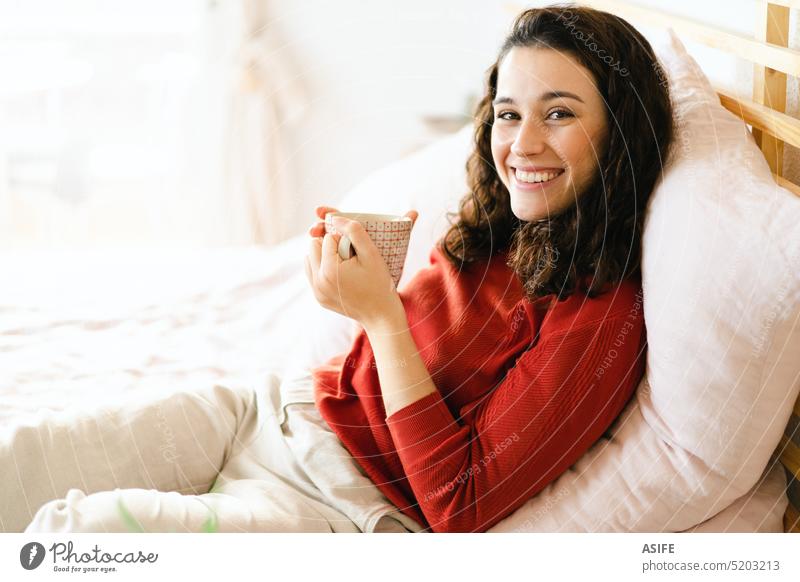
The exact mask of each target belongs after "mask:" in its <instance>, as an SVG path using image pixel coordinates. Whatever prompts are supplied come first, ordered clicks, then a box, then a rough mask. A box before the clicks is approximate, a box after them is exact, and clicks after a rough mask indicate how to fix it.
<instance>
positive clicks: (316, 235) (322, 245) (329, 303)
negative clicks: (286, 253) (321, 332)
mask: <svg viewBox="0 0 800 582" xmlns="http://www.w3.org/2000/svg"><path fill="white" fill-rule="evenodd" d="M328 212H337V210H336V209H335V208H331V207H328V206H319V207H317V216H318V217H319V218H320V219H322V220H324V218H325V214H326V213H328ZM405 216H407V217H409V218H411V219H412V221H414V222H416V219H417V216H418V213H417V211H416V210H411V211H410V212H407V213H406V214H405ZM334 223H335V226H336V229H337V230H338V231H339V232H342V233H344V234H346V235H347V237H348V238H349V239H350V242H351V244H352V245H353V247H355V250H356V255H355V256H353V257H351V258H350V259H347V260H345V259H342V258H341V257H340V256H339V252H338V247H339V239H340V238H341V236H340V235H338V234H327V233H325V225H324V222H318V223H316V224H315V225H313V226H312V227H311V228H310V229H309V234H310V235H311V237H312V238H311V245H310V247H311V248H310V252H309V254H308V255H307V256H306V258H305V269H306V277H308V281H309V284H310V285H311V289H312V291H313V293H314V297H315V298H316V300H317V301H318V302H319V304H320V305H322V306H323V307H324V308H326V309H330V310H331V311H336V312H337V313H341V314H342V315H345V316H347V317H349V318H351V319H354V320H356V321H358V322H359V323H360V324H361V325H362V326H363V327H364V328H367V327H369V326H372V325H373V324H376V323H379V322H381V321H383V320H385V319H386V318H390V317H395V316H397V314H398V309H399V310H402V308H403V304H402V302H401V301H400V296H399V295H398V294H397V290H396V289H395V287H394V282H393V281H392V276H391V274H390V272H389V267H388V266H387V265H386V263H385V262H384V260H383V257H381V254H380V251H378V248H377V247H376V246H375V243H374V242H373V241H372V239H371V238H369V235H368V234H367V232H366V231H365V230H364V227H363V226H362V225H361V224H360V223H359V222H357V221H355V220H348V219H345V218H340V217H336V218H335V220H334Z"/></svg>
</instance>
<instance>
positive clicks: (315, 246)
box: [308, 237, 322, 284]
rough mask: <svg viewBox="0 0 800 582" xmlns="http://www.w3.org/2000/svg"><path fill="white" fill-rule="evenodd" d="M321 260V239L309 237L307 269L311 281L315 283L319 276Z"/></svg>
mask: <svg viewBox="0 0 800 582" xmlns="http://www.w3.org/2000/svg"><path fill="white" fill-rule="evenodd" d="M321 260H322V239H321V238H319V237H314V238H312V239H311V243H310V245H309V251H308V262H309V265H308V266H309V269H310V270H311V281H312V283H314V284H316V281H317V279H318V278H319V265H320V261H321Z"/></svg>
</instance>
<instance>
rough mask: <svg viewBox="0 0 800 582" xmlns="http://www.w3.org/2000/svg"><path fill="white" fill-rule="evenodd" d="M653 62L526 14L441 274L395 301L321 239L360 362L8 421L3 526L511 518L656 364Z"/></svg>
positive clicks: (483, 116)
mask: <svg viewBox="0 0 800 582" xmlns="http://www.w3.org/2000/svg"><path fill="white" fill-rule="evenodd" d="M655 63H656V60H655V57H654V55H653V52H652V50H651V48H650V46H649V44H648V43H647V41H646V40H645V39H644V38H642V37H641V36H640V35H639V34H638V33H637V32H636V31H635V30H634V29H633V28H632V27H630V25H628V24H627V23H626V22H625V21H623V20H621V19H619V18H617V17H614V16H611V15H609V14H606V13H603V12H597V11H593V10H589V9H583V8H580V9H579V8H569V9H562V8H544V9H535V10H528V11H525V12H524V13H523V14H521V15H520V16H519V17H518V18H517V20H516V21H515V23H514V26H513V29H512V32H511V34H510V35H509V37H508V38H507V40H506V42H505V44H504V45H503V47H502V49H501V51H500V54H499V56H498V59H497V62H496V63H495V64H494V65H493V66H492V67H491V68H490V70H489V75H488V83H487V91H486V95H485V96H484V98H483V99H482V100H481V102H480V104H479V107H478V111H477V125H476V130H475V151H474V153H473V155H472V156H471V158H470V160H469V162H468V175H469V180H470V186H471V192H470V193H469V195H467V196H466V197H465V198H464V200H463V201H462V203H461V206H460V209H459V212H458V216H457V221H456V222H455V223H454V224H453V225H452V228H451V229H450V230H449V232H448V233H447V234H446V236H445V237H444V238H443V239H442V241H440V243H439V244H438V245H436V247H435V248H434V249H433V250H432V252H431V265H430V266H429V267H427V268H425V269H423V270H422V271H420V272H419V273H417V275H416V276H415V277H414V278H413V279H412V280H411V281H410V282H409V283H408V285H407V286H406V287H405V288H404V289H403V291H401V292H397V291H396V290H395V289H394V287H393V285H391V279H390V277H389V272H388V269H387V268H386V266H385V265H384V264H383V262H382V261H381V259H380V257H379V255H378V254H377V250H376V249H375V247H374V245H373V244H372V242H371V240H370V239H369V238H368V237H367V236H366V234H365V232H364V231H363V229H361V228H360V227H359V226H358V224H357V223H353V222H349V221H345V222H343V223H342V224H340V227H341V230H342V231H343V232H345V233H347V235H348V236H349V237H350V239H351V241H352V242H353V244H354V246H355V248H356V249H357V253H358V254H357V256H356V257H354V258H352V259H350V260H347V261H342V260H341V259H340V258H338V255H337V254H336V252H335V249H336V244H337V237H335V236H331V235H325V236H323V234H324V233H323V231H322V229H321V225H320V224H317V225H315V227H312V229H311V234H312V239H311V252H310V253H309V256H308V257H307V258H306V274H307V276H308V278H309V282H310V285H311V287H312V289H313V292H314V295H315V297H316V298H317V299H318V301H319V302H320V303H321V304H322V305H323V306H325V307H326V308H328V309H330V310H332V311H335V312H338V313H343V314H345V315H346V316H348V317H350V318H352V319H353V320H355V321H357V322H358V323H359V324H361V327H362V329H361V330H360V333H359V334H358V335H357V336H356V339H355V341H354V342H353V345H352V349H351V350H350V352H349V353H347V354H343V355H341V356H338V357H336V358H333V359H332V360H331V361H329V362H328V363H327V364H326V365H325V366H322V367H319V368H316V369H314V370H307V371H305V372H304V373H303V374H301V375H300V376H299V377H297V378H288V379H287V380H286V381H285V382H283V383H280V382H277V381H276V380H277V378H276V377H275V376H270V377H269V378H267V382H266V388H263V387H261V388H259V389H258V390H253V389H251V388H250V389H248V388H245V389H240V388H227V387H224V386H214V387H213V389H211V390H204V391H198V392H197V393H184V394H176V395H172V396H168V397H164V398H163V399H161V400H158V401H156V402H151V403H148V404H147V405H144V406H142V405H140V404H137V405H126V406H119V407H117V408H115V409H113V410H103V411H100V412H99V413H93V414H82V415H79V416H77V417H76V416H75V415H74V414H66V413H50V412H43V413H41V415H40V416H39V417H38V418H37V419H36V420H35V421H32V422H29V423H27V424H21V425H18V426H15V427H11V429H10V430H7V431H5V432H4V433H3V435H2V437H0V459H2V462H3V469H4V476H5V477H6V478H5V479H3V480H0V530H2V531H21V530H22V529H25V530H26V531H31V532H33V531H47V532H55V531H337V532H338V531H426V530H427V531H437V532H438V531H483V530H486V529H488V528H490V527H491V526H492V525H494V524H496V523H497V522H498V521H500V520H501V519H503V518H504V517H506V516H507V515H509V514H510V513H511V512H513V511H514V510H515V509H516V508H518V507H519V506H521V505H522V504H523V503H524V502H525V500H526V499H528V498H529V497H530V496H532V495H534V494H535V493H536V492H537V491H539V490H541V489H542V488H543V487H545V486H546V485H547V483H549V482H551V481H552V480H553V479H555V478H556V477H557V476H558V475H559V474H561V473H562V472H564V471H565V470H567V469H568V467H569V466H570V465H571V464H572V463H574V462H575V460H577V459H578V458H579V457H580V455H582V454H583V453H584V452H585V451H586V450H587V449H588V448H589V447H590V446H591V444H592V443H593V442H595V441H596V440H597V439H598V438H599V437H600V436H601V435H602V433H603V432H604V431H605V430H606V429H607V428H608V427H609V426H610V424H611V423H612V422H613V420H614V418H615V417H616V416H617V415H618V414H619V412H620V411H621V410H622V408H623V407H624V405H625V403H626V402H627V400H628V399H629V397H630V395H631V394H632V392H633V391H634V389H635V387H636V385H637V383H638V380H639V378H640V377H641V375H642V373H643V366H644V347H645V332H644V327H643V319H642V309H641V294H640V282H639V277H638V269H639V240H640V236H641V229H642V219H643V213H644V209H645V206H646V203H647V199H648V197H649V195H650V192H651V190H652V188H653V186H654V184H655V182H656V179H657V177H658V175H659V172H660V170H661V165H662V163H661V162H662V160H661V156H662V154H663V152H666V150H667V148H668V146H669V144H670V142H671V138H672V125H671V123H672V122H671V119H672V118H671V108H670V102H669V96H668V94H667V92H666V89H665V88H664V86H663V85H662V84H661V83H660V79H659V77H658V76H657V71H656V70H655V68H654V64H655ZM329 210H332V209H330V208H320V209H318V215H319V218H322V217H323V216H324V214H325V212H326V211H329ZM409 215H410V216H411V217H412V218H416V212H414V211H411V212H410V213H409ZM279 384H280V385H279Z"/></svg>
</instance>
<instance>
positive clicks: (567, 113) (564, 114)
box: [547, 109, 575, 121]
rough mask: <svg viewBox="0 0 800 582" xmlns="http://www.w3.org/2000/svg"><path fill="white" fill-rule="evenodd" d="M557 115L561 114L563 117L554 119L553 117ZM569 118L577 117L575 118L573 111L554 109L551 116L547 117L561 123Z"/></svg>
mask: <svg viewBox="0 0 800 582" xmlns="http://www.w3.org/2000/svg"><path fill="white" fill-rule="evenodd" d="M556 113H560V114H561V115H562V117H553V115H555V114H556ZM569 117H575V116H574V115H573V114H572V112H571V111H567V110H566V109H554V110H553V111H551V112H550V115H548V116H547V118H548V119H555V120H556V121H559V120H561V119H567V118H569Z"/></svg>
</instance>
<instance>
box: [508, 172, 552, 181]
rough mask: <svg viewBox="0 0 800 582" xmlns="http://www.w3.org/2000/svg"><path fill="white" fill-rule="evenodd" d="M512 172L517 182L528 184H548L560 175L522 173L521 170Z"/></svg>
mask: <svg viewBox="0 0 800 582" xmlns="http://www.w3.org/2000/svg"><path fill="white" fill-rule="evenodd" d="M514 172H515V175H516V177H517V180H519V181H520V182H529V183H536V182H548V181H550V180H552V179H553V178H555V177H557V176H560V175H561V172H523V171H522V170H514Z"/></svg>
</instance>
